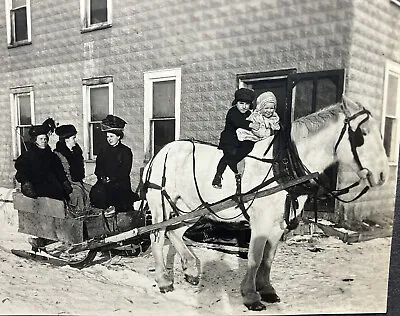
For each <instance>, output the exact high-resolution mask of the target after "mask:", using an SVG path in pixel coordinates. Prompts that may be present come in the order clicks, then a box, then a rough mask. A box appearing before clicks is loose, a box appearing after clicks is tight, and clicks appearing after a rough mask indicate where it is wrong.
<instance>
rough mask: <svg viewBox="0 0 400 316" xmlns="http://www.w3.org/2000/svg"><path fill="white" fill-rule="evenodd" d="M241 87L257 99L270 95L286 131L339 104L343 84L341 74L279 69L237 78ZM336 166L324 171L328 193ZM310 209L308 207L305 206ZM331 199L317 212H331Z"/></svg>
mask: <svg viewBox="0 0 400 316" xmlns="http://www.w3.org/2000/svg"><path fill="white" fill-rule="evenodd" d="M237 77H238V81H239V82H240V83H242V85H243V86H245V87H248V88H251V89H253V90H254V91H255V92H256V95H257V96H259V95H260V94H261V93H263V92H265V91H272V92H273V93H274V94H275V96H276V98H277V103H278V104H277V113H278V115H279V117H280V120H281V123H282V124H283V126H285V127H286V128H288V127H289V126H290V125H291V122H292V121H293V120H295V119H297V118H299V117H302V116H305V115H308V114H311V113H313V112H316V111H318V110H320V109H322V108H324V107H326V106H329V105H331V104H334V103H336V102H339V101H341V98H342V93H343V84H344V70H343V69H337V70H327V71H319V72H308V73H297V72H296V69H283V70H277V71H271V72H263V73H248V74H242V75H238V76H237ZM337 172H338V168H337V165H333V166H331V167H329V168H327V169H326V170H325V171H324V174H325V175H326V177H324V178H328V179H329V183H325V185H327V186H328V187H329V188H330V189H331V190H335V189H336V183H337ZM305 208H306V209H310V208H311V205H310V203H307V205H306V206H305ZM334 209H335V200H334V199H333V198H329V199H325V200H323V201H318V202H317V210H318V211H323V212H334Z"/></svg>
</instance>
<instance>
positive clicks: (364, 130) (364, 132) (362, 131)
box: [361, 128, 368, 136]
mask: <svg viewBox="0 0 400 316" xmlns="http://www.w3.org/2000/svg"><path fill="white" fill-rule="evenodd" d="M361 133H362V134H363V136H367V135H368V130H367V129H366V128H361Z"/></svg>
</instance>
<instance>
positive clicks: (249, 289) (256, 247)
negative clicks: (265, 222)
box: [240, 230, 267, 311]
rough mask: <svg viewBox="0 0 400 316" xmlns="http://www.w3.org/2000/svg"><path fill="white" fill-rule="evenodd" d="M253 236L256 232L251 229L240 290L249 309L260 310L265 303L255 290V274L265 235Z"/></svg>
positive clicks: (261, 254)
mask: <svg viewBox="0 0 400 316" xmlns="http://www.w3.org/2000/svg"><path fill="white" fill-rule="evenodd" d="M255 236H257V234H256V233H255V231H254V230H252V232H251V239H250V245H249V253H248V262H247V272H246V274H245V276H244V279H243V281H242V283H241V286H240V291H241V294H242V297H243V304H244V305H245V306H246V307H247V308H248V309H249V310H256V311H261V310H264V309H265V305H264V304H262V303H261V296H260V295H259V294H258V293H257V291H256V276H257V271H258V268H259V266H260V264H261V261H262V258H263V253H264V248H265V245H266V242H267V236H266V235H258V236H257V237H255Z"/></svg>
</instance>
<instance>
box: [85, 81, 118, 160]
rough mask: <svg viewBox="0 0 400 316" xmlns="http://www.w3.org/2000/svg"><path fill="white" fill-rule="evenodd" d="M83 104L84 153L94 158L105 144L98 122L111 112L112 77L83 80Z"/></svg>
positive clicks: (89, 157)
mask: <svg viewBox="0 0 400 316" xmlns="http://www.w3.org/2000/svg"><path fill="white" fill-rule="evenodd" d="M83 105H84V111H83V113H84V115H83V116H84V122H83V124H84V125H83V126H84V131H83V137H84V142H83V143H84V153H85V157H86V159H89V160H93V159H95V158H96V155H97V154H98V152H99V150H100V148H102V147H103V146H104V145H105V144H106V138H105V136H104V133H102V132H101V128H100V123H101V120H102V119H104V118H105V117H106V116H107V115H108V114H112V113H113V79H112V77H101V78H91V79H84V80H83Z"/></svg>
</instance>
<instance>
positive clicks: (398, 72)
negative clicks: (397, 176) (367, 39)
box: [381, 60, 400, 166]
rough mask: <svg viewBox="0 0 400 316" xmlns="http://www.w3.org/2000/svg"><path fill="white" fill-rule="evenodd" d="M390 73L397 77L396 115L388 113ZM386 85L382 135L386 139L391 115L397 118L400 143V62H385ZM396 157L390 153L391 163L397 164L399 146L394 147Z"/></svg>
mask: <svg viewBox="0 0 400 316" xmlns="http://www.w3.org/2000/svg"><path fill="white" fill-rule="evenodd" d="M389 75H394V76H395V77H397V79H398V82H397V100H396V115H394V116H392V115H386V112H387V100H388V88H389V87H388V86H389ZM383 84H384V87H383V102H382V117H381V135H382V139H383V140H384V139H385V127H386V118H387V117H390V118H393V119H395V121H396V127H397V128H396V130H395V142H394V143H395V144H399V142H400V64H398V63H395V62H393V61H390V60H387V61H386V63H385V75H384V83H383ZM394 150H395V152H394V155H393V156H394V157H395V158H394V159H393V160H390V153H389V157H388V159H389V165H390V166H397V163H398V156H399V146H398V145H397V146H395V147H394Z"/></svg>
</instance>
